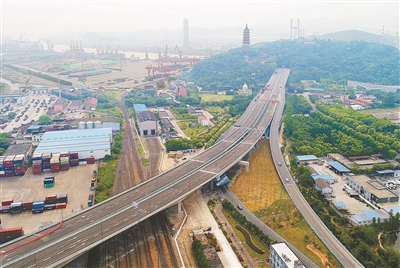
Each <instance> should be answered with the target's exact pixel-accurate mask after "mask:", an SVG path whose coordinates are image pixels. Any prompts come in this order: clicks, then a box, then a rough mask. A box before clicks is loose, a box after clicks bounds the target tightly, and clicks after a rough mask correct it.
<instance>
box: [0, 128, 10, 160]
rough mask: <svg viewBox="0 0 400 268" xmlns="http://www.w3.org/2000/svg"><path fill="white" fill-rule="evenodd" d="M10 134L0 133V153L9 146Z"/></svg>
mask: <svg viewBox="0 0 400 268" xmlns="http://www.w3.org/2000/svg"><path fill="white" fill-rule="evenodd" d="M10 139H11V135H10V134H8V133H0V155H2V154H3V153H4V152H5V151H6V150H7V148H8V146H9V144H10V143H9V140H10Z"/></svg>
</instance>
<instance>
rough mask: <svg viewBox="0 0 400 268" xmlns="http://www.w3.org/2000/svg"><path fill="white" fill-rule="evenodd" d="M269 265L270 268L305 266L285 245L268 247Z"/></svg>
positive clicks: (298, 267) (300, 267) (297, 267)
mask: <svg viewBox="0 0 400 268" xmlns="http://www.w3.org/2000/svg"><path fill="white" fill-rule="evenodd" d="M269 265H270V266H271V268H283V267H288V268H304V267H305V266H304V265H303V263H302V262H301V261H300V260H299V258H298V257H297V256H296V254H294V252H293V251H292V250H291V249H290V248H289V247H288V246H287V245H286V244H285V243H278V244H273V245H271V246H270V253H269Z"/></svg>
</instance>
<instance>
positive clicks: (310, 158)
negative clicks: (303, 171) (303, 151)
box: [296, 155, 318, 165]
mask: <svg viewBox="0 0 400 268" xmlns="http://www.w3.org/2000/svg"><path fill="white" fill-rule="evenodd" d="M315 161H318V157H316V156H315V155H298V156H296V163H297V164H298V165H299V164H308V163H309V162H315Z"/></svg>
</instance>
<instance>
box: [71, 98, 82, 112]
mask: <svg viewBox="0 0 400 268" xmlns="http://www.w3.org/2000/svg"><path fill="white" fill-rule="evenodd" d="M81 106H82V101H81V100H74V101H72V103H71V105H70V106H69V109H70V110H71V111H76V110H79V109H80V108H81Z"/></svg>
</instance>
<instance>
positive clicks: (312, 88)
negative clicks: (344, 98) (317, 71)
mask: <svg viewBox="0 0 400 268" xmlns="http://www.w3.org/2000/svg"><path fill="white" fill-rule="evenodd" d="M304 90H305V91H321V92H323V91H324V90H323V89H322V88H316V87H315V88H314V87H306V88H305V89H304Z"/></svg>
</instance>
